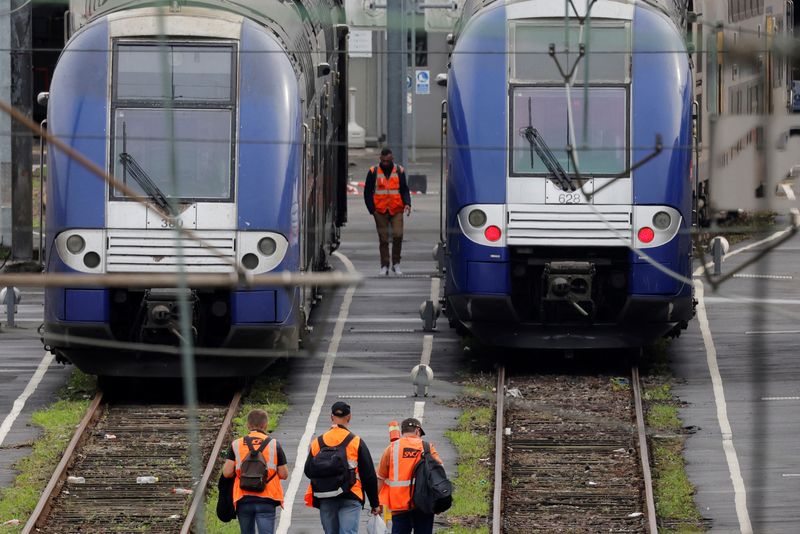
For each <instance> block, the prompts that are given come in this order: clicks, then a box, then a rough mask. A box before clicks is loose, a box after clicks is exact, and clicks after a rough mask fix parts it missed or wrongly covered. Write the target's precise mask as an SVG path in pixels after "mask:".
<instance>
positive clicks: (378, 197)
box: [369, 165, 403, 215]
mask: <svg viewBox="0 0 800 534" xmlns="http://www.w3.org/2000/svg"><path fill="white" fill-rule="evenodd" d="M369 170H370V171H371V172H374V173H376V174H375V194H374V195H373V197H372V198H373V200H374V202H375V211H377V212H378V213H386V211H387V210H388V211H389V214H390V215H395V214H396V213H400V212H401V211H403V197H401V196H400V174H399V173H400V172H401V171H402V170H403V168H402V167H399V166H398V165H394V166H392V173H391V174H390V175H389V178H386V175H385V174H384V173H383V169H381V166H380V165H378V166H377V167H370V169H369Z"/></svg>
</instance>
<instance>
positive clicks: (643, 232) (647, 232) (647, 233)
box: [637, 226, 656, 243]
mask: <svg viewBox="0 0 800 534" xmlns="http://www.w3.org/2000/svg"><path fill="white" fill-rule="evenodd" d="M637 235H638V237H639V241H641V242H642V243H649V242H650V241H652V240H653V238H655V236H656V233H655V232H654V231H653V229H652V228H650V227H649V226H643V227H642V228H639V233H638V234H637Z"/></svg>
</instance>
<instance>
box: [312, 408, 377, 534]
mask: <svg viewBox="0 0 800 534" xmlns="http://www.w3.org/2000/svg"><path fill="white" fill-rule="evenodd" d="M351 417H352V415H351V413H350V405H349V404H347V403H346V402H343V401H338V402H335V403H333V406H331V422H332V423H333V426H331V428H330V429H329V430H328V431H327V432H325V433H324V434H322V435H321V436H318V437H317V438H316V439H314V440H313V441H312V442H311V449H310V450H309V455H308V457H307V458H306V464H305V467H304V469H303V471H304V473H305V474H306V476H308V477H309V478H310V479H311V483H310V484H309V485H308V489H307V490H306V495H305V503H306V505H307V506H313V507H315V508H319V516H320V522H321V523H322V529H323V531H324V532H325V534H358V524H359V519H360V516H361V509H362V508H363V506H364V502H365V497H368V498H369V504H370V512H371V513H372V514H373V515H380V514H381V512H382V511H383V509H382V507H381V505H380V503H379V501H378V480H377V478H376V476H375V466H374V465H373V463H372V456H371V455H370V452H369V448H367V444H366V443H364V440H362V439H361V438H360V437H359V436H357V435H355V434H353V433H352V432H350V429H349V426H350V419H351ZM342 447H343V448H344V451H342V450H341V448H342ZM321 451H324V452H323V454H320V453H321ZM342 453H343V459H346V461H347V464H346V465H343V466H342V468H344V469H346V470H347V471H348V472H347V473H343V475H344V476H343V477H338V476H331V477H326V478H324V479H316V478H314V475H315V471H316V470H317V469H319V468H320V467H321V466H320V465H319V464H318V463H316V462H315V459H319V458H322V457H323V456H325V457H326V458H327V459H329V460H333V459H334V458H335V457H336V456H339V455H341V454H342ZM318 456H319V458H318ZM334 464H335V462H334ZM342 482H343V484H341V483H342ZM342 486H344V487H342Z"/></svg>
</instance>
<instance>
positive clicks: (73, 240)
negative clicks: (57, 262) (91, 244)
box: [67, 234, 86, 254]
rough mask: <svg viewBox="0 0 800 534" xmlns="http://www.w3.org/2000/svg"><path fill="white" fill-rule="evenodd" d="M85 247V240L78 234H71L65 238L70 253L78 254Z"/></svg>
mask: <svg viewBox="0 0 800 534" xmlns="http://www.w3.org/2000/svg"><path fill="white" fill-rule="evenodd" d="M84 248H86V241H84V240H83V238H82V237H81V236H79V235H78V234H72V235H71V236H69V237H68V238H67V250H68V251H70V252H71V253H72V254H80V253H81V252H83V249H84Z"/></svg>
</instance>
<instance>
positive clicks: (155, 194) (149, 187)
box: [119, 152, 172, 213]
mask: <svg viewBox="0 0 800 534" xmlns="http://www.w3.org/2000/svg"><path fill="white" fill-rule="evenodd" d="M119 161H120V162H121V163H122V166H123V167H124V168H125V172H126V173H130V175H131V177H132V178H133V179H134V180H136V183H137V184H139V186H141V188H142V190H143V191H144V192H145V194H147V196H148V197H149V198H150V200H152V201H153V202H154V203H155V205H156V206H158V208H159V209H160V210H161V211H162V212H164V213H172V206H170V203H169V201H168V200H167V197H166V195H164V192H163V191H161V188H159V187H158V186H157V185H156V183H155V182H154V181H153V179H152V178H150V176H149V175H148V174H147V172H145V170H144V169H143V168H142V167H141V166H140V165H139V163H138V162H137V161H136V160H135V159H134V158H133V156H131V155H130V154H128V153H127V152H122V153H120V155H119Z"/></svg>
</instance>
